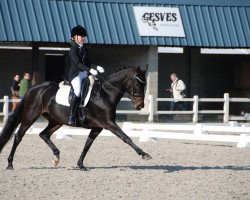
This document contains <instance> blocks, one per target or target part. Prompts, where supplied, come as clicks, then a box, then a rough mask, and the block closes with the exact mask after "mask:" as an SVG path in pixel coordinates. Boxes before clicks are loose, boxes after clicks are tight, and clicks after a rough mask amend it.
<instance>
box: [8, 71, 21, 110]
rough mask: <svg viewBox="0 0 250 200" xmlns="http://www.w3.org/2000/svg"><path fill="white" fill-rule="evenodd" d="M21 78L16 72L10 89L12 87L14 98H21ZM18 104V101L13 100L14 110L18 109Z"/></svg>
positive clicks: (12, 96)
mask: <svg viewBox="0 0 250 200" xmlns="http://www.w3.org/2000/svg"><path fill="white" fill-rule="evenodd" d="M19 79H20V76H19V75H17V74H16V75H15V76H14V78H13V80H12V82H11V86H10V89H11V98H12V100H16V99H19V89H20V87H19ZM17 105H18V102H12V112H14V111H15V110H16V107H17Z"/></svg>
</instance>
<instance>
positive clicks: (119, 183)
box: [0, 135, 250, 200]
mask: <svg viewBox="0 0 250 200" xmlns="http://www.w3.org/2000/svg"><path fill="white" fill-rule="evenodd" d="M53 138H54V137H53ZM133 140H134V142H135V143H136V144H137V145H139V146H140V147H141V148H142V149H143V150H144V151H145V152H147V153H149V154H150V155H151V156H152V157H153V159H152V160H149V161H145V160H142V159H141V157H140V156H138V155H137V154H136V153H135V152H134V151H133V149H132V148H130V147H129V146H128V145H126V144H125V143H123V142H122V141H120V140H119V139H118V138H116V137H98V138H97V140H96V141H95V143H94V144H93V146H92V148H91V149H90V151H89V154H88V155H87V157H86V160H85V166H86V167H87V168H88V169H89V171H87V172H83V171H79V170H76V169H75V166H76V162H77V160H78V157H79V155H80V153H81V151H82V148H83V144H84V143H85V141H86V136H73V139H72V140H57V139H53V141H54V142H55V144H56V145H57V147H58V148H59V149H60V151H61V161H60V164H59V166H58V167H54V166H53V165H52V163H51V159H50V158H51V157H52V151H51V150H50V149H49V147H47V145H46V144H45V143H44V142H43V141H42V140H41V139H40V138H39V136H38V135H25V137H24V138H23V141H22V142H21V144H20V145H19V147H18V149H17V153H16V156H15V159H14V168H15V170H14V171H12V170H6V169H5V168H6V166H7V157H8V155H9V152H10V149H11V146H12V141H11V142H10V143H8V145H7V146H6V147H5V148H4V150H3V151H2V153H1V154H0V199H1V200H12V199H19V200H30V199H32V200H38V199H39V200H40V199H42V200H47V199H48V200H51V199H52V200H57V199H58V200H59V199H60V200H62V199H67V200H71V199H72V200H73V199H74V200H76V199H126V200H127V199H136V200H138V199H139V200H140V199H146V200H148V199H150V200H151V199H168V200H172V199H173V200H180V199H183V200H184V199H185V200H187V199H192V200H196V199H198V200H199V199H201V200H210V199H211V200H214V199H216V200H226V199H227V200H231V199H237V200H239V199H240V200H243V199H245V200H249V199H250V148H243V149H240V148H236V147H235V146H227V145H219V144H216V145H211V144H198V143H196V144H194V143H188V142H185V143H184V142H180V141H173V140H159V141H158V142H147V143H140V142H138V138H133Z"/></svg>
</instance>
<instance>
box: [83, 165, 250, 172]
mask: <svg viewBox="0 0 250 200" xmlns="http://www.w3.org/2000/svg"><path fill="white" fill-rule="evenodd" d="M87 168H88V169H117V168H120V169H121V170H124V169H133V170H162V171H164V172H166V173H171V172H178V171H185V170H232V171H244V170H250V166H230V165H228V166H214V167H210V166H201V167H199V166H179V165H174V166H169V165H155V166H153V165H152V166H111V167H87Z"/></svg>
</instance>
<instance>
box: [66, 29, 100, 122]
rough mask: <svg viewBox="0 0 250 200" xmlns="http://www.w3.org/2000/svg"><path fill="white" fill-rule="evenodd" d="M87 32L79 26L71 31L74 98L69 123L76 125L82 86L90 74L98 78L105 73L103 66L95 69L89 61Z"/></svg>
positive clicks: (70, 74)
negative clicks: (86, 41)
mask: <svg viewBox="0 0 250 200" xmlns="http://www.w3.org/2000/svg"><path fill="white" fill-rule="evenodd" d="M86 36H87V32H86V30H85V28H84V27H82V26H80V25H77V26H75V27H74V28H72V30H71V44H72V46H71V48H70V52H69V55H70V61H71V66H70V70H69V74H68V79H69V81H70V83H71V85H72V87H73V91H74V93H73V96H72V98H71V102H70V116H69V119H68V123H69V124H70V125H73V124H75V113H76V110H77V107H78V105H79V101H80V94H81V84H82V83H83V82H84V81H85V80H86V78H87V77H88V75H89V74H92V75H94V76H96V75H97V74H98V71H99V72H100V73H103V72H104V69H103V68H102V67H101V66H97V67H96V69H97V70H96V69H93V68H92V67H93V66H92V65H91V62H90V60H89V56H88V51H87V49H86V47H85V45H84V43H85V37H86Z"/></svg>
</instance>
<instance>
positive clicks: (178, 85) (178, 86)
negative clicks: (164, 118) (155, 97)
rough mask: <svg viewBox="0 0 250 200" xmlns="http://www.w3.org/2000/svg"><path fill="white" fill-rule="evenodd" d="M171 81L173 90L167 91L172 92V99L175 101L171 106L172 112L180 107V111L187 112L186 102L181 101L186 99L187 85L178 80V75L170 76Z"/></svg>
mask: <svg viewBox="0 0 250 200" xmlns="http://www.w3.org/2000/svg"><path fill="white" fill-rule="evenodd" d="M170 79H171V81H172V83H171V89H166V91H168V92H171V93H172V97H173V98H174V99H175V100H174V101H172V102H171V104H170V110H171V111H173V110H175V109H176V108H177V107H179V109H180V110H186V105H185V102H182V101H180V100H181V99H183V98H184V97H186V94H185V93H184V90H185V89H186V85H185V84H184V82H183V81H182V80H180V79H179V78H178V76H177V74H176V73H172V74H170Z"/></svg>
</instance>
